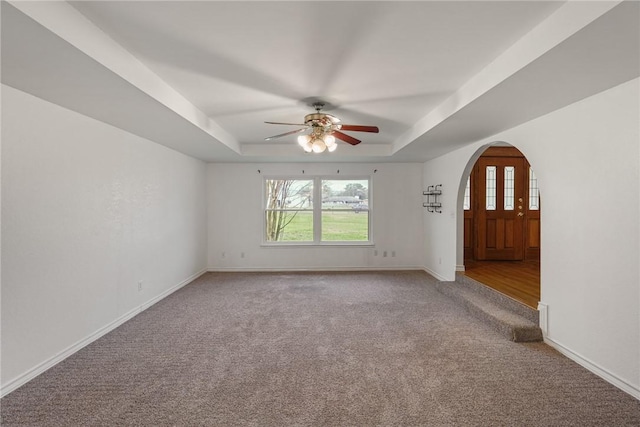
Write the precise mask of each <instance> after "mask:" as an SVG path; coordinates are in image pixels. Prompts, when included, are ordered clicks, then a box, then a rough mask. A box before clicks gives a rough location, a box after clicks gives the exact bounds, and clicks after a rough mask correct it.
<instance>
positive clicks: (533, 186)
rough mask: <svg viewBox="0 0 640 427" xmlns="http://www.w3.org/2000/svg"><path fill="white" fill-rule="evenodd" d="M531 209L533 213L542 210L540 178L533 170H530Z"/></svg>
mask: <svg viewBox="0 0 640 427" xmlns="http://www.w3.org/2000/svg"><path fill="white" fill-rule="evenodd" d="M529 209H530V210H532V211H537V210H540V193H539V190H538V178H536V175H535V174H534V173H533V169H531V168H529Z"/></svg>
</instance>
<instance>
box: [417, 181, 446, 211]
mask: <svg viewBox="0 0 640 427" xmlns="http://www.w3.org/2000/svg"><path fill="white" fill-rule="evenodd" d="M422 195H423V196H427V201H426V202H423V203H422V207H424V208H427V212H437V213H442V203H441V202H440V196H441V195H442V184H438V185H430V186H428V187H427V191H423V192H422Z"/></svg>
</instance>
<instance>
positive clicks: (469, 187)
mask: <svg viewBox="0 0 640 427" xmlns="http://www.w3.org/2000/svg"><path fill="white" fill-rule="evenodd" d="M489 165H491V166H489ZM534 169H535V168H534V166H531V165H530V164H529V161H528V159H527V158H526V155H525V154H524V153H523V152H522V151H520V150H519V149H518V148H517V147H515V146H514V145H512V144H509V143H508V142H506V141H493V142H490V143H488V144H485V145H483V146H481V147H479V148H478V149H477V150H476V151H475V152H473V154H472V155H471V156H470V158H469V160H468V161H467V163H466V166H465V168H464V170H463V172H462V174H461V176H460V181H459V185H458V193H457V203H456V210H457V218H458V221H457V224H456V242H457V243H456V264H457V266H458V268H457V270H458V271H459V272H460V273H461V274H465V275H466V276H468V277H470V278H472V279H474V280H476V281H478V282H480V283H483V284H485V285H486V286H489V287H491V288H493V289H495V290H497V291H499V292H501V293H503V294H505V295H507V296H509V297H511V298H512V299H515V300H517V301H519V302H521V303H523V304H525V305H527V306H529V307H530V308H533V309H536V308H537V307H538V303H539V301H540V293H541V286H540V250H541V245H540V226H541V221H540V220H541V211H540V203H539V200H540V199H539V194H540V193H539V189H538V186H537V179H536V178H535V174H534V172H533V171H534Z"/></svg>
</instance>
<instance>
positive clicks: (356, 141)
mask: <svg viewBox="0 0 640 427" xmlns="http://www.w3.org/2000/svg"><path fill="white" fill-rule="evenodd" d="M333 136H335V137H336V138H338V139H341V140H343V141H344V142H348V143H349V144H351V145H358V144H360V143H361V142H362V141H360V140H359V139H355V138H354V137H352V136H349V135H347V134H346V133H342V132H340V131H339V130H334V131H333Z"/></svg>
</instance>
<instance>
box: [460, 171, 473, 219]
mask: <svg viewBox="0 0 640 427" xmlns="http://www.w3.org/2000/svg"><path fill="white" fill-rule="evenodd" d="M462 209H464V210H465V211H468V210H471V175H469V177H468V178H467V186H466V187H465V189H464V201H463V202H462Z"/></svg>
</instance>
